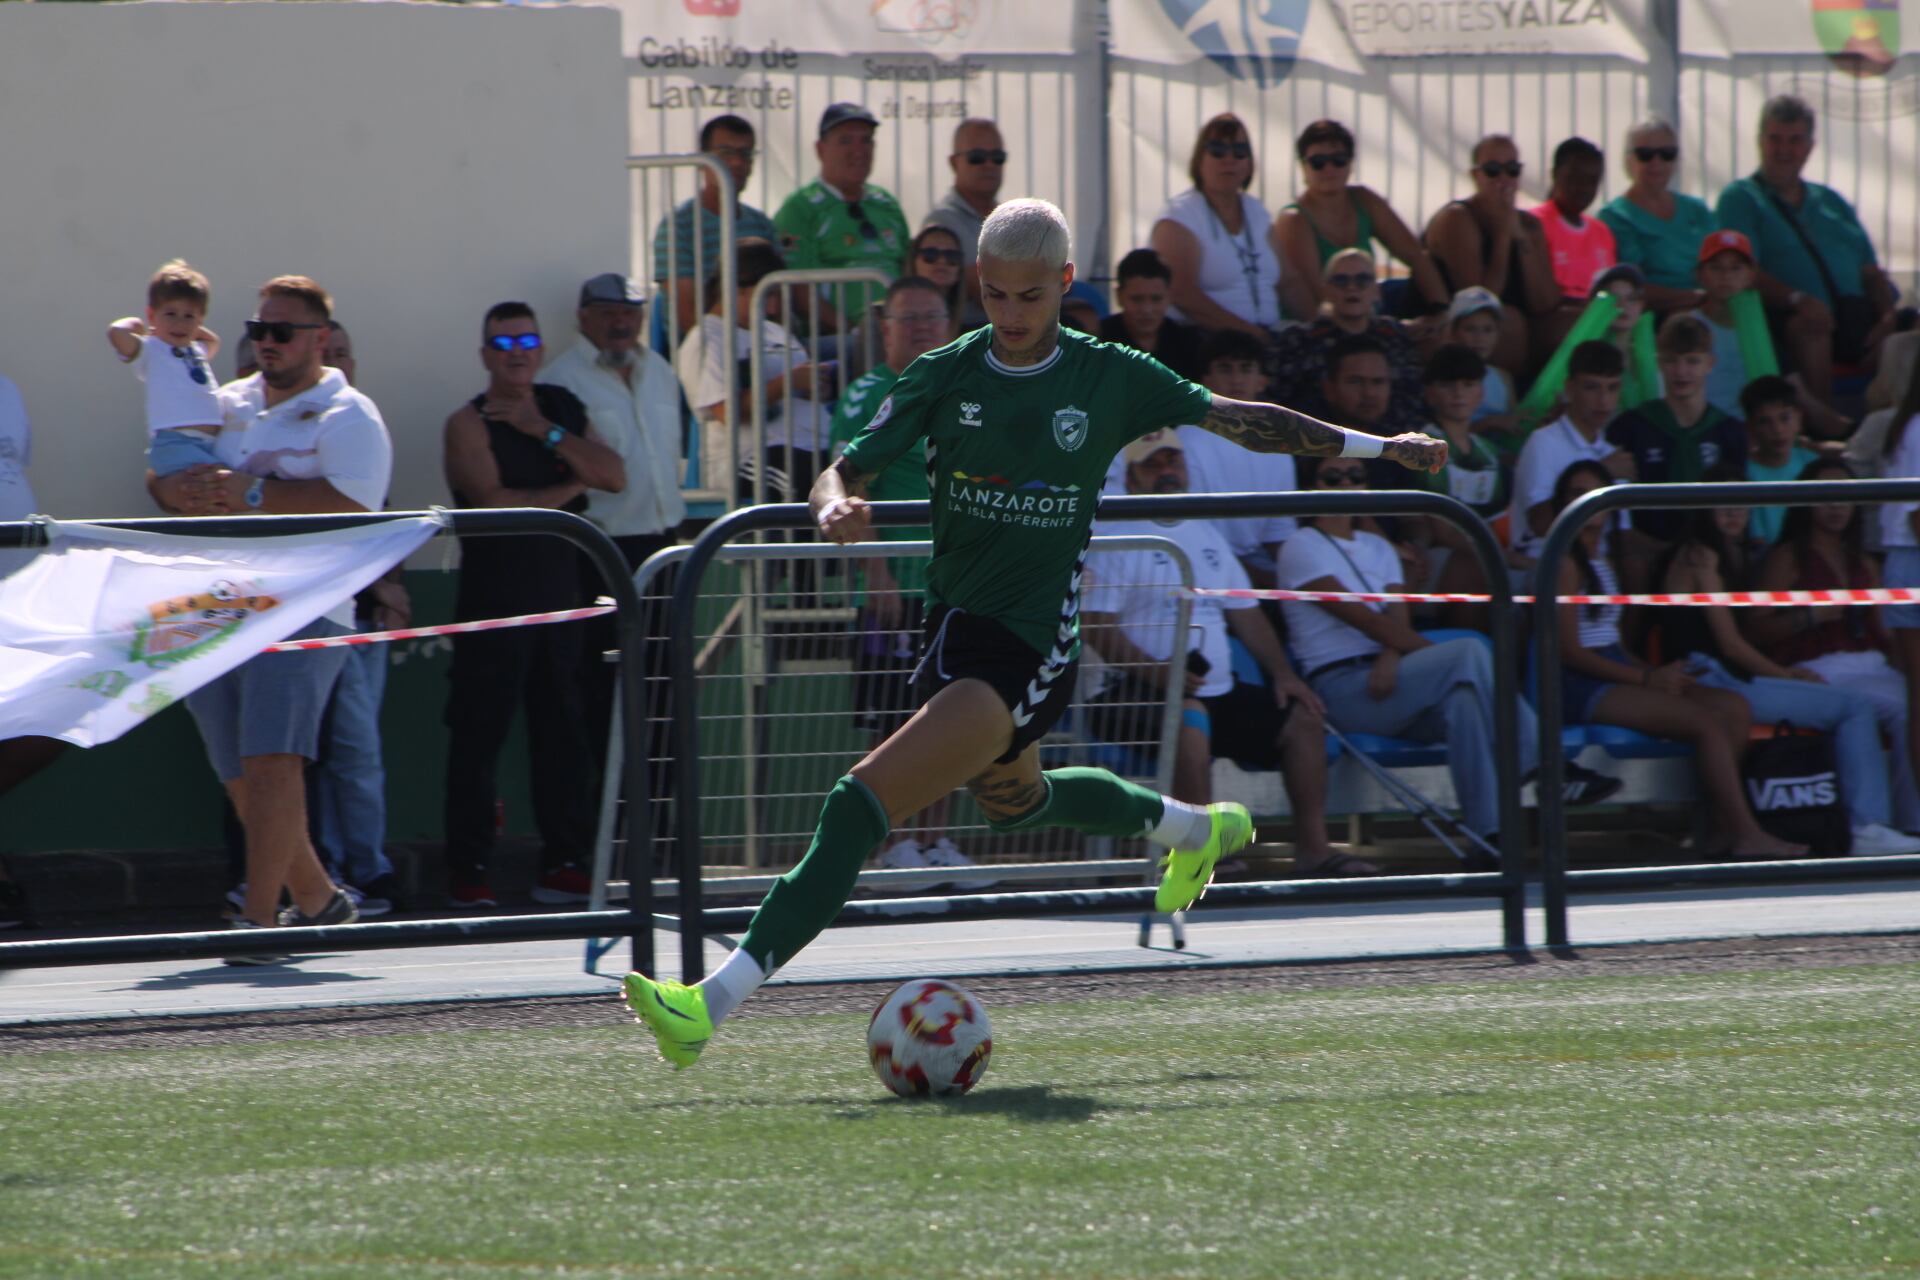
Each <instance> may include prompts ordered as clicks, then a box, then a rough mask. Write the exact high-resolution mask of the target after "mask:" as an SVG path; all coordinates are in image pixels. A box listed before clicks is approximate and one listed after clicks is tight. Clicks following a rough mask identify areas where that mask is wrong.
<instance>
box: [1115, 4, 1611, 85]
mask: <svg viewBox="0 0 1920 1280" xmlns="http://www.w3.org/2000/svg"><path fill="white" fill-rule="evenodd" d="M1646 7H1647V6H1646V0H1113V10H1112V12H1113V52H1114V54H1115V55H1116V56H1118V57H1122V58H1136V59H1139V60H1142V61H1147V62H1161V63H1183V62H1190V61H1194V60H1196V59H1199V58H1206V59H1209V60H1211V61H1212V62H1213V63H1214V64H1215V65H1217V66H1219V67H1221V68H1222V69H1223V70H1226V71H1227V72H1228V73H1229V74H1231V75H1233V76H1235V77H1236V78H1238V79H1243V80H1247V81H1249V82H1251V83H1253V84H1256V85H1262V86H1265V85H1271V84H1277V83H1279V81H1280V80H1282V79H1284V78H1285V77H1286V74H1287V71H1288V70H1289V68H1290V66H1291V64H1292V63H1293V62H1294V61H1296V60H1299V61H1305V62H1312V63H1315V64H1318V65H1321V66H1331V67H1339V68H1341V69H1343V70H1350V71H1351V70H1358V69H1359V68H1358V66H1357V62H1356V60H1357V59H1360V58H1418V57H1443V56H1461V57H1480V56H1486V55H1492V54H1503V55H1516V56H1555V55H1557V56H1582V57H1619V58H1629V59H1632V60H1633V61H1636V62H1644V61H1645V60H1646V58H1647V14H1646Z"/></svg>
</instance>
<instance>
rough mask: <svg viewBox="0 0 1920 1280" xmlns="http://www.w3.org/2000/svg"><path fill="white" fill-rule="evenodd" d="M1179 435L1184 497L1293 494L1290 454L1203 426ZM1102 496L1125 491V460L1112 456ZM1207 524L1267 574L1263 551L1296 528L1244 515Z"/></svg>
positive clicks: (1284, 519) (1285, 521)
mask: <svg viewBox="0 0 1920 1280" xmlns="http://www.w3.org/2000/svg"><path fill="white" fill-rule="evenodd" d="M1179 434H1180V448H1181V451H1182V452H1183V453H1185V454H1186V456H1187V492H1188V493H1292V492H1293V491H1294V490H1295V489H1298V488H1299V487H1300V485H1299V481H1298V476H1297V473H1296V472H1295V470H1294V466H1293V457H1292V455H1291V454H1285V453H1255V452H1254V451H1253V450H1252V449H1247V448H1243V447H1242V446H1240V445H1237V444H1235V443H1234V442H1233V441H1231V440H1228V439H1227V438H1225V437H1224V436H1217V435H1215V434H1214V433H1213V432H1211V431H1209V430H1207V429H1206V428H1205V427H1181V428H1180V429H1179ZM1101 491H1102V492H1103V493H1112V494H1124V493H1125V492H1126V491H1127V460H1126V458H1125V457H1123V456H1120V455H1117V454H1116V455H1115V456H1114V459H1113V465H1112V466H1110V467H1108V468H1107V482H1106V485H1105V486H1104V487H1103V488H1102V490H1101ZM1207 523H1209V524H1211V525H1212V526H1213V527H1214V528H1215V529H1218V530H1219V531H1220V533H1221V535H1222V536H1224V537H1225V538H1226V540H1227V545H1228V546H1230V547H1232V548H1233V554H1234V555H1236V556H1239V557H1240V559H1241V560H1243V561H1251V562H1252V563H1253V564H1255V565H1259V566H1262V567H1264V568H1268V569H1271V568H1272V567H1273V554H1272V553H1271V552H1270V551H1268V550H1267V548H1268V547H1269V546H1272V545H1273V544H1274V543H1276V542H1285V541H1286V540H1287V538H1288V537H1289V536H1290V535H1291V534H1292V533H1293V531H1294V530H1295V529H1297V528H1299V527H1300V522H1299V521H1297V520H1295V519H1294V518H1293V517H1292V516H1247V517H1243V518H1240V519H1234V520H1209V521H1208V522H1207ZM1136 527H1139V528H1144V527H1145V526H1136ZM1126 529H1127V526H1124V525H1122V526H1117V527H1116V531H1118V532H1125V531H1126Z"/></svg>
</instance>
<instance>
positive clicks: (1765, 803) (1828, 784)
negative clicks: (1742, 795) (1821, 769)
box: [1747, 773, 1840, 813]
mask: <svg viewBox="0 0 1920 1280" xmlns="http://www.w3.org/2000/svg"><path fill="white" fill-rule="evenodd" d="M1747 791H1748V793H1749V794H1750V795H1751V796H1752V797H1753V807H1754V810H1755V812H1758V813H1771V812H1772V811H1774V810H1775V809H1820V808H1824V807H1826V806H1827V805H1830V804H1834V803H1836V802H1837V801H1838V800H1839V799H1840V782H1839V778H1838V777H1837V775H1835V774H1833V773H1810V774H1808V775H1807V776H1806V777H1804V778H1768V779H1767V780H1766V781H1764V782H1760V781H1756V780H1755V779H1752V778H1749V779H1748V780H1747Z"/></svg>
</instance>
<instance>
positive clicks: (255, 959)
mask: <svg viewBox="0 0 1920 1280" xmlns="http://www.w3.org/2000/svg"><path fill="white" fill-rule="evenodd" d="M227 927H228V928H230V929H265V928H267V926H266V925H264V924H255V923H254V922H253V921H251V920H249V919H247V918H246V917H245V916H241V917H240V918H239V919H237V920H232V921H229V922H228V924H227ZM292 958H293V957H291V956H289V955H288V954H287V953H286V952H284V951H250V952H248V953H247V954H246V955H243V956H222V957H220V963H222V964H236V965H237V964H285V963H286V962H287V961H288V960H290V959H292Z"/></svg>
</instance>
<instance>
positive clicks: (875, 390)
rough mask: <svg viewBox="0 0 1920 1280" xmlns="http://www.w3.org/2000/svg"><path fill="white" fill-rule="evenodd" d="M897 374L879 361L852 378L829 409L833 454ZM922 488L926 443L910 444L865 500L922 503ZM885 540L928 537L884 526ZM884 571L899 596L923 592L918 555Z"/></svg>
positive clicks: (925, 494)
mask: <svg viewBox="0 0 1920 1280" xmlns="http://www.w3.org/2000/svg"><path fill="white" fill-rule="evenodd" d="M899 380H900V375H899V374H897V373H895V372H894V371H893V370H892V368H890V367H889V366H888V365H886V364H884V363H882V364H879V365H876V366H875V367H874V368H873V370H872V371H871V372H869V373H868V374H867V375H866V376H865V377H863V378H859V379H856V380H855V381H854V384H853V385H852V386H850V387H848V388H847V394H845V395H844V396H841V397H840V403H839V405H838V406H837V407H836V408H835V409H834V411H833V451H834V452H835V453H836V454H837V453H839V452H840V450H841V449H842V448H843V447H845V446H846V444H847V443H848V442H849V441H851V440H852V439H853V438H854V437H855V436H856V435H859V434H860V428H862V427H864V426H866V425H867V423H868V422H870V421H872V419H873V415H874V411H875V410H876V409H878V408H879V407H880V402H881V401H882V400H885V399H886V398H887V393H888V392H889V391H891V390H893V384H894V383H896V382H898V381H899ZM931 496H932V495H931V493H930V491H929V490H928V488H927V442H926V441H925V440H915V441H914V442H913V443H912V444H911V445H909V446H908V447H907V450H906V452H905V453H902V454H901V455H900V456H899V457H898V458H895V459H894V460H893V464H892V465H891V466H889V467H888V468H887V469H886V470H885V471H882V472H881V473H880V474H879V475H877V476H875V477H873V479H872V480H870V481H869V482H868V483H867V497H868V498H870V499H872V500H873V501H875V502H925V501H926V500H927V499H928V498H929V497H931ZM879 533H880V536H881V537H882V538H883V539H885V540H886V541H888V542H917V541H920V540H922V539H924V538H925V537H926V536H927V529H926V526H925V525H919V526H914V525H897V524H895V525H888V526H886V527H885V528H883V529H881V530H880V531H879ZM887 570H888V572H890V573H891V574H893V580H894V581H895V582H897V583H899V584H900V590H901V593H902V594H904V595H908V596H917V595H924V594H925V593H926V589H927V562H926V561H925V560H923V559H921V558H920V557H918V556H897V557H895V558H893V559H890V560H888V561H887Z"/></svg>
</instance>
